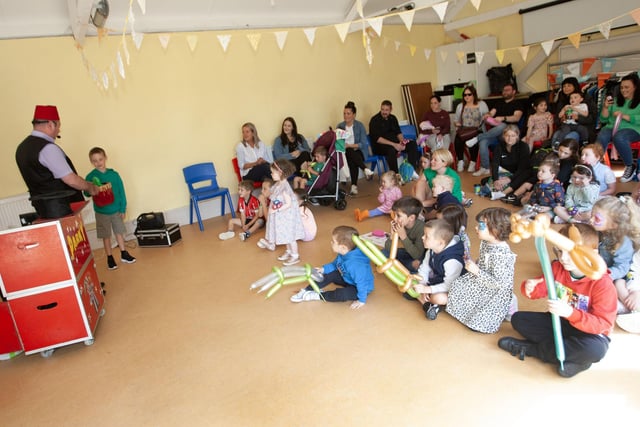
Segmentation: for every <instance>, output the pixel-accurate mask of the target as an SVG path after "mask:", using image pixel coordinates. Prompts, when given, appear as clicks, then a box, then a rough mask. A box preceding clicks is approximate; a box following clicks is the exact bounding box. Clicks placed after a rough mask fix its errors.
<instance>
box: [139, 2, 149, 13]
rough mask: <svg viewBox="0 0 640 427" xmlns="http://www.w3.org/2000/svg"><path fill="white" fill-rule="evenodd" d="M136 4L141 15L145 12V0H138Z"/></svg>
mask: <svg viewBox="0 0 640 427" xmlns="http://www.w3.org/2000/svg"><path fill="white" fill-rule="evenodd" d="M138 6H140V10H141V11H142V14H143V15H144V14H145V13H147V2H146V0H138Z"/></svg>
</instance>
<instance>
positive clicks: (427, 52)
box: [424, 49, 431, 61]
mask: <svg viewBox="0 0 640 427" xmlns="http://www.w3.org/2000/svg"><path fill="white" fill-rule="evenodd" d="M424 57H425V59H426V60H427V61H428V60H429V58H431V49H425V50H424Z"/></svg>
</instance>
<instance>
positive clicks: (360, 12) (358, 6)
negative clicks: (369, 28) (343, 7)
mask: <svg viewBox="0 0 640 427" xmlns="http://www.w3.org/2000/svg"><path fill="white" fill-rule="evenodd" d="M356 10H357V11H358V15H359V16H360V18H364V12H363V11H362V0H357V1H356Z"/></svg>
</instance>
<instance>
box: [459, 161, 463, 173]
mask: <svg viewBox="0 0 640 427" xmlns="http://www.w3.org/2000/svg"><path fill="white" fill-rule="evenodd" d="M458 172H464V160H458Z"/></svg>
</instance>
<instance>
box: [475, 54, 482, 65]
mask: <svg viewBox="0 0 640 427" xmlns="http://www.w3.org/2000/svg"><path fill="white" fill-rule="evenodd" d="M475 54H476V62H477V63H478V64H482V60H483V59H484V52H476V53H475Z"/></svg>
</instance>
